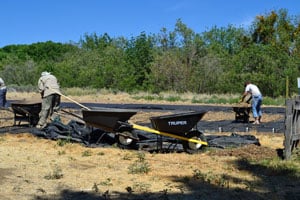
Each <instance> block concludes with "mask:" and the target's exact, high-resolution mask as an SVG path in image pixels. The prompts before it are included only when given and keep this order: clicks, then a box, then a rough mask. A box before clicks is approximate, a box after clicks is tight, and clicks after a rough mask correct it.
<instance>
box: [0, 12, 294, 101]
mask: <svg viewBox="0 0 300 200" xmlns="http://www.w3.org/2000/svg"><path fill="white" fill-rule="evenodd" d="M42 71H50V72H52V73H53V74H54V75H56V77H57V78H58V80H59V82H60V85H61V86H62V87H65V88H68V87H81V88H97V89H100V88H107V89H112V90H116V91H126V92H135V91H147V92H151V93H159V92H161V91H176V92H178V93H181V92H193V93H208V94H226V93H240V92H242V91H243V83H244V82H245V81H251V82H253V83H255V84H257V85H258V86H259V87H260V89H261V90H262V93H263V94H264V95H266V96H269V97H278V96H285V95H286V92H287V91H289V92H290V93H295V92H298V89H297V77H298V76H299V75H300V74H299V72H300V18H299V16H289V15H288V11H287V10H285V9H280V10H277V11H271V12H269V13H266V14H265V15H259V16H256V17H255V19H254V20H253V23H252V25H251V26H250V27H248V28H247V29H246V28H243V27H235V26H232V25H228V26H227V27H216V26H214V27H212V28H211V29H209V30H207V31H205V32H202V33H196V32H194V31H193V30H192V29H191V28H189V27H188V26H187V25H185V24H184V23H183V22H182V20H181V19H178V20H177V21H176V23H175V28H174V30H167V29H166V28H162V29H161V31H160V32H159V33H157V34H146V33H145V32H142V33H140V35H138V36H136V37H131V38H125V37H117V38H112V37H110V36H109V35H108V34H107V33H104V34H102V35H97V34H95V33H93V34H85V35H83V36H81V38H80V39H79V41H78V42H70V43H64V44H62V43H54V42H52V41H47V42H38V43H34V44H30V45H8V46H5V47H3V48H1V49H0V76H1V77H2V78H3V79H4V80H5V81H6V84H7V85H17V86H36V85H37V80H38V78H39V76H40V74H41V72H42ZM287 83H289V84H287Z"/></svg>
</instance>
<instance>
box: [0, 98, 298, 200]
mask: <svg viewBox="0 0 300 200" xmlns="http://www.w3.org/2000/svg"><path fill="white" fill-rule="evenodd" d="M9 95H10V96H8V98H9V99H15V100H17V99H23V98H30V99H33V98H37V99H38V98H39V96H38V95H37V94H26V95H24V94H22V95H21V96H20V94H17V93H13V94H9ZM72 98H73V99H75V100H76V101H78V102H106V103H112V102H114V103H118V102H122V103H124V102H126V103H129V102H130V103H147V102H145V101H142V100H133V99H130V97H128V96H122V95H121V96H118V95H111V96H110V95H103V96H101V97H100V96H99V97H97V98H95V97H90V96H86V97H76V96H74V97H72ZM63 100H66V99H63ZM66 101H67V100H66ZM151 103H153V102H151ZM158 103H159V102H158ZM163 103H166V102H163ZM149 115H150V114H149V113H147V114H145V113H143V112H141V113H138V115H137V116H135V117H134V118H133V119H131V120H132V121H142V120H146V119H148V118H149ZM275 116H276V115H275ZM214 117H216V118H218V120H220V119H222V118H228V114H226V113H207V115H205V119H203V120H214ZM276 117H278V116H276ZM273 118H274V116H273V115H265V116H264V120H265V121H271V120H273ZM12 120H13V119H12V113H10V112H7V111H1V121H0V122H1V127H2V126H11V125H12V124H13V121H12ZM64 120H65V121H67V120H69V119H67V118H66V119H64ZM209 134H214V133H209ZM215 134H219V133H215ZM223 134H230V133H223ZM241 134H243V133H241ZM247 134H249V133H247ZM250 134H252V135H254V136H255V137H257V138H258V139H259V141H260V143H261V145H260V146H257V145H248V146H243V147H239V148H228V149H215V148H209V147H208V148H205V149H204V150H203V152H201V153H198V154H193V155H191V154H187V153H149V152H143V151H136V150H124V149H119V148H117V147H115V146H111V147H108V148H87V147H84V146H83V145H80V144H77V143H70V142H67V143H64V142H63V141H54V140H46V139H42V138H37V137H35V136H33V135H31V134H29V133H22V134H2V135H1V136H0V159H1V160H0V185H1V187H0V199H20V200H23V199H24V200H25V199H26V200H27V199H36V200H38V199H55V200H56V199H57V200H58V199H78V200H79V199H299V198H300V190H299V189H300V180H299V176H300V159H299V157H300V156H299V152H298V151H295V152H294V154H293V157H292V159H291V160H289V161H285V160H282V159H281V157H280V156H281V154H282V149H283V141H284V136H283V133H276V134H272V133H257V132H250Z"/></svg>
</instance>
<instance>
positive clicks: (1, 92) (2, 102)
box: [0, 88, 7, 107]
mask: <svg viewBox="0 0 300 200" xmlns="http://www.w3.org/2000/svg"><path fill="white" fill-rule="evenodd" d="M6 92H7V89H6V88H4V89H0V107H7V105H6Z"/></svg>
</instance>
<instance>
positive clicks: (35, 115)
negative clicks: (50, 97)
mask: <svg viewBox="0 0 300 200" xmlns="http://www.w3.org/2000/svg"><path fill="white" fill-rule="evenodd" d="M11 108H12V110H13V113H14V126H15V125H21V122H27V123H28V124H29V125H30V126H35V125H36V124H37V123H38V121H39V113H40V111H41V108H42V103H41V102H36V101H25V100H24V101H15V102H12V103H11Z"/></svg>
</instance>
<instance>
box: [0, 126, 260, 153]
mask: <svg viewBox="0 0 300 200" xmlns="http://www.w3.org/2000/svg"><path fill="white" fill-rule="evenodd" d="M5 132H6V133H7V132H8V133H15V134H16V133H25V132H29V133H32V134H33V135H35V136H38V137H43V138H46V139H51V140H67V141H70V142H76V143H82V144H84V145H85V146H88V147H111V146H112V145H114V144H117V141H116V139H115V133H108V132H105V131H102V130H100V129H97V128H92V127H87V126H86V125H85V124H83V123H80V122H78V121H70V122H69V123H68V124H63V123H61V122H52V123H51V124H48V125H47V127H45V128H44V129H42V130H39V129H36V128H34V127H32V128H30V127H21V126H14V127H6V128H5V127H3V128H1V130H0V133H5ZM135 133H136V134H137V135H138V137H139V138H140V141H138V142H137V144H136V146H134V147H133V146H131V147H130V148H134V149H137V150H147V151H155V150H166V151H167V150H168V151H172V150H173V151H182V150H183V148H182V145H181V142H180V141H179V140H177V139H174V138H168V137H164V136H160V135H156V134H152V133H148V132H144V131H140V130H136V131H135ZM206 139H207V142H208V144H209V146H210V147H216V148H233V147H240V146H243V145H248V144H256V145H260V143H259V140H258V139H257V138H256V137H255V136H253V135H239V134H236V133H232V134H231V135H230V136H223V135H206ZM119 147H121V148H129V147H126V146H119Z"/></svg>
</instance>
